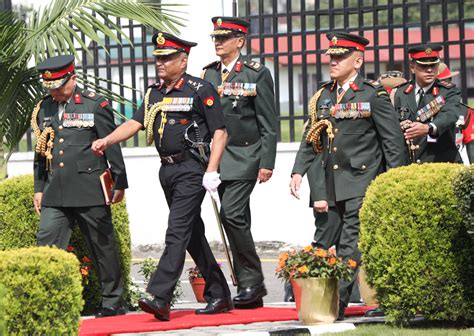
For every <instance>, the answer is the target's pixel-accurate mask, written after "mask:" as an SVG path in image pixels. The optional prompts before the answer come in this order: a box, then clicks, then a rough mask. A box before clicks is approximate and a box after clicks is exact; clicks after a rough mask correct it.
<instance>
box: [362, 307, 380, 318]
mask: <svg viewBox="0 0 474 336" xmlns="http://www.w3.org/2000/svg"><path fill="white" fill-rule="evenodd" d="M364 316H365V317H382V316H385V313H384V312H383V310H382V309H380V308H378V307H377V308H374V309H369V310H367V311H366V312H365V314H364Z"/></svg>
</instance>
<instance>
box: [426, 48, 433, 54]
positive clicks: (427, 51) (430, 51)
mask: <svg viewBox="0 0 474 336" xmlns="http://www.w3.org/2000/svg"><path fill="white" fill-rule="evenodd" d="M432 52H433V50H432V49H431V48H426V50H425V54H426V55H430V54H431V53H432Z"/></svg>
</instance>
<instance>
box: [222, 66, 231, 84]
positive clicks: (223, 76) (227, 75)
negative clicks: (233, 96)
mask: <svg viewBox="0 0 474 336" xmlns="http://www.w3.org/2000/svg"><path fill="white" fill-rule="evenodd" d="M229 74H230V72H229V70H227V69H224V70H222V74H221V78H222V81H223V82H225V80H226V79H227V77H229Z"/></svg>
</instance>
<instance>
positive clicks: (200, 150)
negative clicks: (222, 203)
mask: <svg viewBox="0 0 474 336" xmlns="http://www.w3.org/2000/svg"><path fill="white" fill-rule="evenodd" d="M191 128H193V130H194V135H195V137H196V141H193V140H192V139H190V138H189V134H188V131H189V130H190V129H191ZM184 139H185V140H186V143H187V144H188V145H189V146H190V147H191V148H190V152H191V154H193V155H195V156H197V158H198V159H199V161H200V162H201V163H202V164H203V165H204V168H206V166H207V163H208V160H209V158H208V157H207V155H206V147H207V146H209V144H207V143H205V142H203V141H202V138H201V134H200V133H199V126H198V124H197V123H196V121H193V123H192V124H191V125H189V126H188V128H187V129H186V132H184ZM195 149H197V152H196V150H195ZM211 201H212V207H213V208H214V215H215V216H216V221H217V226H218V227H219V232H220V234H221V240H222V244H223V245H224V251H225V256H226V258H227V262H228V263H229V268H230V278H231V280H232V284H233V285H234V286H237V277H236V276H235V271H234V266H233V265H232V259H231V258H230V253H229V247H228V245H227V239H226V236H225V233H224V228H223V226H222V221H221V216H220V214H219V209H218V208H217V202H216V201H215V200H214V199H213V198H212V197H211Z"/></svg>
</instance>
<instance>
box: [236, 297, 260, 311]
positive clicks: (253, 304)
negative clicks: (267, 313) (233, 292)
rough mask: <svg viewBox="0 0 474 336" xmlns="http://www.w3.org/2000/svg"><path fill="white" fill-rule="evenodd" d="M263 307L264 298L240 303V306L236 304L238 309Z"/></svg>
mask: <svg viewBox="0 0 474 336" xmlns="http://www.w3.org/2000/svg"><path fill="white" fill-rule="evenodd" d="M261 307H263V299H262V298H260V299H257V300H256V301H254V302H250V303H247V304H243V303H239V305H238V306H235V308H236V309H255V308H261Z"/></svg>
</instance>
